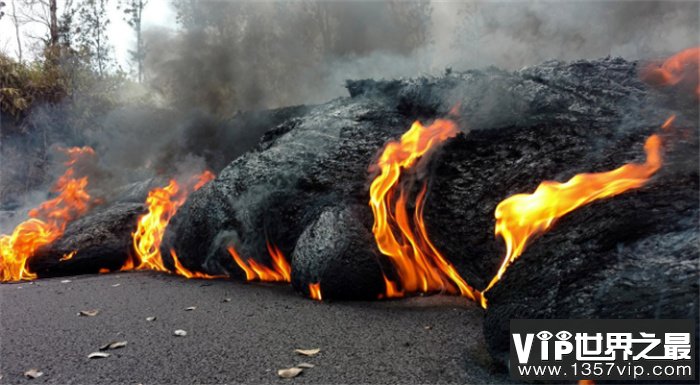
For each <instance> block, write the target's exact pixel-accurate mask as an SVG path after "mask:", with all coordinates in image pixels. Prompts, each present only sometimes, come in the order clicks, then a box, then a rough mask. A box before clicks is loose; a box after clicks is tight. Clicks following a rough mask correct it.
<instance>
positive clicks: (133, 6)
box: [117, 0, 148, 83]
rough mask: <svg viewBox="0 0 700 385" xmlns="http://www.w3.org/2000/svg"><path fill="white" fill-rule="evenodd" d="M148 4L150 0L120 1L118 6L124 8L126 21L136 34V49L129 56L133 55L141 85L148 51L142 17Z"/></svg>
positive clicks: (132, 58)
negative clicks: (143, 32)
mask: <svg viewBox="0 0 700 385" xmlns="http://www.w3.org/2000/svg"><path fill="white" fill-rule="evenodd" d="M146 4H148V0H120V2H119V4H118V6H117V7H118V8H123V10H124V21H126V23H127V24H129V26H130V27H131V28H132V29H133V30H134V32H135V33H136V49H135V50H130V51H129V55H131V60H132V61H133V62H135V63H136V78H137V80H138V82H139V83H142V82H143V61H144V59H145V58H146V49H145V46H144V44H143V36H142V34H141V15H142V14H143V9H144V7H146Z"/></svg>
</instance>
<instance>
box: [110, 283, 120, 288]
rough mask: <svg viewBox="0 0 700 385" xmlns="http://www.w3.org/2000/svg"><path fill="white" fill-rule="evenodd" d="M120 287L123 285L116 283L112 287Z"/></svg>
mask: <svg viewBox="0 0 700 385" xmlns="http://www.w3.org/2000/svg"><path fill="white" fill-rule="evenodd" d="M119 285H121V283H115V284H114V285H112V287H117V286H119Z"/></svg>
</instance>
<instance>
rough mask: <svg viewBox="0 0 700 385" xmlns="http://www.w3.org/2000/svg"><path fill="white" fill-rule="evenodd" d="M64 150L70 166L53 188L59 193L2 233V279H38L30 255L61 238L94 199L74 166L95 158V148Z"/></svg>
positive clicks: (86, 182) (0, 261) (0, 260)
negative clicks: (69, 225) (30, 261)
mask: <svg viewBox="0 0 700 385" xmlns="http://www.w3.org/2000/svg"><path fill="white" fill-rule="evenodd" d="M61 151H62V152H64V153H65V154H66V155H67V156H68V161H66V162H65V163H64V164H65V166H66V167H68V169H66V171H65V173H64V174H63V175H62V176H61V177H59V178H58V181H56V184H55V185H54V187H53V189H52V191H53V192H56V193H58V195H57V196H56V197H55V198H53V199H50V200H48V201H46V202H44V203H42V204H41V205H40V206H39V207H37V208H35V209H33V210H31V211H30V212H29V216H30V217H31V219H28V220H26V221H24V222H22V223H20V224H19V225H18V226H17V227H15V229H14V231H13V232H12V234H9V235H4V234H3V235H0V281H3V282H6V281H18V280H22V279H36V278H37V276H36V274H34V273H32V272H30V271H29V270H28V269H27V261H28V260H29V258H31V257H32V256H33V255H34V253H35V252H36V251H37V250H38V249H39V248H40V247H42V246H44V245H47V244H49V243H51V242H53V241H54V240H56V239H57V238H58V237H60V236H61V235H62V234H63V232H64V230H65V228H66V226H67V225H68V224H69V223H70V222H71V221H73V220H75V219H76V218H78V217H79V216H81V215H83V214H85V212H87V211H88V209H89V207H90V203H91V198H90V195H89V194H88V193H87V191H86V188H87V185H88V179H87V177H82V178H78V177H76V176H75V171H74V169H73V166H74V165H75V164H76V163H77V162H78V161H81V160H83V159H86V158H89V157H94V156H95V152H94V150H93V149H92V148H90V147H73V148H69V149H62V150H61ZM74 253H75V252H73V253H71V254H74ZM71 257H72V255H71ZM67 259H70V258H66V260H67Z"/></svg>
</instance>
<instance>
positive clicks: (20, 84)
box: [0, 49, 126, 135]
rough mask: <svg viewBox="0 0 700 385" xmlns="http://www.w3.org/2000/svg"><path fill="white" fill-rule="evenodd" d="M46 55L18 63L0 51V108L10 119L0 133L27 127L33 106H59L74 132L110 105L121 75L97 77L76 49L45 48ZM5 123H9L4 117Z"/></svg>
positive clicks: (120, 84)
mask: <svg viewBox="0 0 700 385" xmlns="http://www.w3.org/2000/svg"><path fill="white" fill-rule="evenodd" d="M45 56H46V57H47V59H46V60H43V61H34V62H29V63H18V62H17V61H15V60H14V59H12V58H9V57H7V56H5V55H2V54H0V111H1V112H2V114H3V116H9V117H11V118H12V119H13V122H12V123H13V124H10V125H4V126H3V127H4V128H3V135H7V134H10V133H11V131H20V132H25V131H27V130H28V129H29V127H27V125H26V124H25V122H24V120H25V118H26V117H27V116H28V115H29V114H30V113H31V111H32V109H33V108H34V107H36V106H47V107H50V106H56V105H59V104H60V105H61V109H62V110H63V112H64V114H63V115H62V116H63V117H64V119H67V121H65V122H63V123H64V124H65V125H67V126H69V127H72V129H73V130H74V131H76V132H77V131H83V130H85V129H89V128H91V126H92V125H94V122H95V121H97V120H99V118H100V117H101V116H104V114H105V113H106V112H107V111H109V110H111V109H113V108H115V107H116V106H117V105H119V104H120V103H121V102H122V101H121V100H119V95H120V92H119V91H120V90H121V89H122V88H123V87H124V85H125V82H126V77H125V74H123V73H121V72H117V73H114V74H108V75H106V76H104V75H103V76H100V74H99V73H97V72H96V71H95V69H94V68H93V67H92V66H91V64H90V62H89V60H86V58H84V57H83V56H82V55H81V53H80V52H72V51H69V50H66V49H64V50H62V51H60V52H57V50H50V49H47V50H46V52H45ZM6 123H9V122H6Z"/></svg>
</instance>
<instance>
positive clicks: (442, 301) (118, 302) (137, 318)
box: [0, 272, 509, 384]
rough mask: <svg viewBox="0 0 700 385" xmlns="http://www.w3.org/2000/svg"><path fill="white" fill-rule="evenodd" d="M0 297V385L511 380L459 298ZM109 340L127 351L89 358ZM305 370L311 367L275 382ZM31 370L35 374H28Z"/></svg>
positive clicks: (113, 281) (258, 294)
mask: <svg viewBox="0 0 700 385" xmlns="http://www.w3.org/2000/svg"><path fill="white" fill-rule="evenodd" d="M66 279H68V280H70V282H62V281H64V280H66ZM0 298H1V300H2V303H1V304H0V311H1V313H0V321H1V335H0V337H1V339H0V375H2V379H0V383H3V384H15V383H20V384H25V383H31V384H45V383H51V384H139V383H142V384H165V383H168V384H191V383H205V384H222V383H265V384H269V383H282V384H298V383H319V384H339V383H343V384H350V383H382V384H384V383H400V384H417V383H468V384H477V383H503V382H508V381H509V380H508V377H507V375H506V374H503V373H498V372H495V371H494V370H493V369H491V366H490V361H489V358H488V354H487V353H486V348H485V343H484V339H483V335H482V332H481V330H482V320H483V317H482V315H483V314H482V310H481V309H479V308H478V307H477V306H476V305H475V304H473V303H468V302H467V301H465V300H464V299H462V298H457V297H443V296H436V297H422V298H411V299H404V300H398V301H377V302H333V303H319V302H315V301H311V300H308V299H305V298H302V297H301V296H299V295H297V294H296V293H294V292H293V290H292V289H291V287H289V286H272V285H265V284H246V283H240V282H230V281H203V280H186V279H183V278H179V277H173V276H168V275H162V274H156V273H151V272H145V273H119V274H107V275H98V276H79V277H67V278H55V279H44V280H38V281H35V282H33V283H31V284H30V283H27V282H25V283H18V284H4V285H0ZM225 298H230V301H229V302H226V301H224V299H225ZM191 306H196V309H194V310H190V311H186V310H185V308H187V307H191ZM91 309H99V314H97V315H96V316H94V317H85V316H78V315H77V313H78V312H80V311H81V310H91ZM147 317H156V320H155V321H147V320H146V318H147ZM177 329H182V330H185V331H186V332H187V335H186V336H184V337H177V336H175V335H174V334H173V332H174V331H175V330H177ZM111 341H127V342H128V345H127V346H126V347H123V348H121V349H115V350H109V351H108V352H109V353H110V354H111V355H110V357H107V358H101V359H88V357H87V356H88V354H90V353H91V352H96V351H98V349H99V347H100V346H102V345H104V344H106V343H108V342H111ZM312 348H319V349H321V351H320V353H318V354H317V355H316V356H313V357H304V356H301V355H298V354H296V353H295V352H294V349H312ZM301 362H307V363H311V364H313V365H315V367H313V368H310V369H305V370H304V372H303V373H302V374H301V375H299V376H298V377H296V378H293V379H281V378H278V376H277V370H278V369H281V368H286V367H290V366H294V365H297V364H299V363H301ZM32 368H35V369H38V370H39V371H42V372H43V373H44V374H43V376H41V377H39V378H36V379H31V380H30V379H26V378H24V376H23V373H24V372H25V371H27V370H29V369H32Z"/></svg>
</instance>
